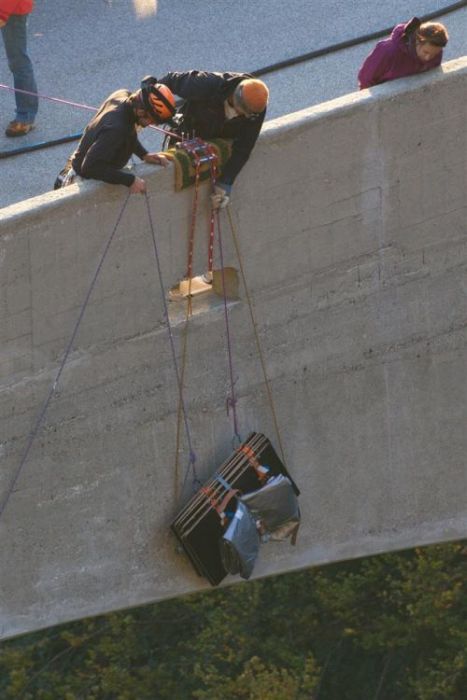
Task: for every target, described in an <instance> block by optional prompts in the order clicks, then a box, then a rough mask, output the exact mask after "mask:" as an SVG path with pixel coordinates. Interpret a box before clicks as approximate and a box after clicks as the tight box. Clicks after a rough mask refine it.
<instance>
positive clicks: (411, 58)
mask: <svg viewBox="0 0 467 700" xmlns="http://www.w3.org/2000/svg"><path fill="white" fill-rule="evenodd" d="M407 24H408V23H407ZM407 24H398V25H397V26H396V27H394V29H393V30H392V34H391V36H390V37H389V39H383V41H379V42H378V43H377V44H376V46H375V48H374V49H373V51H372V52H371V53H370V55H369V56H367V58H366V59H365V61H364V63H363V65H362V67H361V68H360V70H359V72H358V84H359V87H360V90H363V89H364V88H368V87H371V86H372V85H379V84H380V83H385V82H386V81H387V80H395V79H396V78H405V77H406V76H408V75H415V74H416V73H423V72H424V71H427V70H432V69H433V68H437V67H438V66H439V65H440V63H441V59H442V57H443V52H442V51H441V52H440V53H439V54H438V55H437V56H435V58H433V59H432V60H431V61H421V60H420V59H419V58H418V56H417V53H416V50H415V33H413V34H411V35H410V38H409V40H408V41H406V39H405V38H404V36H403V34H404V30H405V28H406V27H407Z"/></svg>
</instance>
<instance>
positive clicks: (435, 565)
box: [0, 543, 467, 700]
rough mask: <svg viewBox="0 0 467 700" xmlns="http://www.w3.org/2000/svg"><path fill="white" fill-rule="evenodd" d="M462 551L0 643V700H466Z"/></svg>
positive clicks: (242, 590)
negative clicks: (0, 699)
mask: <svg viewBox="0 0 467 700" xmlns="http://www.w3.org/2000/svg"><path fill="white" fill-rule="evenodd" d="M466 582H467V546H466V543H456V544H449V545H443V546H436V547H428V548H424V549H416V550H413V551H410V552H402V553H398V554H388V555H383V556H379V557H370V558H367V559H361V560H358V561H352V562H346V563H344V564H339V565H332V566H327V567H321V568H317V569H312V570H308V571H303V572H299V573H293V574H288V575H284V576H279V577H275V578H270V579H264V580H262V581H254V582H249V583H241V584H238V585H234V586H231V587H229V588H226V589H222V590H213V591H211V592H208V593H204V594H198V595H192V596H189V597H186V598H183V599H178V600H171V601H167V602H164V603H159V604H157V605H151V606H146V607H142V608H138V609H135V610H132V611H125V612H122V613H118V614H112V615H107V616H105V617H101V618H94V619H88V620H83V621H80V622H75V623H72V624H69V625H66V626H61V627H56V628H54V629H50V630H47V631H45V632H41V633H37V634H34V635H29V636H26V637H22V638H19V639H16V640H11V641H9V642H5V643H3V644H2V645H1V646H0V698H2V700H7V699H10V698H11V699H13V700H165V699H167V700H178V699H179V700H189V699H191V698H193V699H194V700H317V699H319V700H412V699H413V700H444V699H446V700H465V698H467V595H466V593H467V590H466V587H467V583H466Z"/></svg>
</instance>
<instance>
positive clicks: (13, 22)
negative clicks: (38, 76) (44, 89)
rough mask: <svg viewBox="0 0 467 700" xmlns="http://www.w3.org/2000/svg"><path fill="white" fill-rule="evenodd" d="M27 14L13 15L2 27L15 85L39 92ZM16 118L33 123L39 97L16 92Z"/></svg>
mask: <svg viewBox="0 0 467 700" xmlns="http://www.w3.org/2000/svg"><path fill="white" fill-rule="evenodd" d="M27 18H28V16H27V15H11V16H10V18H9V20H8V22H7V23H6V25H5V26H4V27H2V37H3V43H4V44H5V51H6V55H7V59H8V67H9V68H10V70H11V72H12V73H13V80H14V87H15V88H16V89H18V90H28V91H29V92H35V93H37V86H36V81H35V78H34V70H33V67H32V63H31V59H30V58H29V56H28V54H27V32H26V26H27ZM15 99H16V116H15V119H16V120H17V121H19V122H23V123H24V124H32V123H33V121H34V118H35V116H36V114H37V108H38V99H37V97H33V96H32V95H23V94H22V93H21V92H15Z"/></svg>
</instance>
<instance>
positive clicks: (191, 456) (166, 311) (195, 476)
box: [145, 192, 201, 492]
mask: <svg viewBox="0 0 467 700" xmlns="http://www.w3.org/2000/svg"><path fill="white" fill-rule="evenodd" d="M145 198H146V207H147V210H148V219H149V227H150V229H151V238H152V245H153V249H154V257H155V260H156V267H157V273H158V276H159V284H160V287H161V297H162V303H163V305H164V316H165V320H166V323H167V330H168V333H169V341H170V349H171V351H172V360H173V364H174V370H175V377H176V381H177V387H178V394H179V396H180V402H181V406H182V413H183V421H184V424H185V432H186V439H187V442H188V449H189V459H188V466H187V468H186V471H185V477H184V479H183V484H182V492H183V489H184V487H185V483H186V480H187V477H188V472H189V470H190V468H191V469H192V472H193V484H194V485H196V484H198V485H201V482H200V480H199V478H198V474H197V472H196V454H195V452H194V450H193V443H192V440H191V434H190V427H189V425H188V418H187V410H186V407H185V400H184V398H183V387H182V382H181V379H180V372H179V370H178V363H177V354H176V352H175V341H174V337H173V332H172V326H171V325H170V319H169V309H168V307H167V300H166V297H165V286H164V280H163V277H162V268H161V263H160V257H159V250H158V248H157V242H156V233H155V227H154V223H153V220H152V213H151V206H150V204H149V197H148V193H147V192H145Z"/></svg>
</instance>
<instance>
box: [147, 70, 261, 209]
mask: <svg viewBox="0 0 467 700" xmlns="http://www.w3.org/2000/svg"><path fill="white" fill-rule="evenodd" d="M158 82H159V83H161V84H162V85H166V86H167V87H168V88H169V89H170V90H171V92H173V93H174V94H175V95H179V96H180V97H182V98H183V99H184V104H183V105H182V107H181V109H180V114H181V124H180V126H179V129H180V131H181V132H182V131H183V132H185V133H186V134H188V136H191V135H195V136H199V137H200V138H202V139H212V138H216V137H222V138H227V139H232V155H231V157H230V158H229V160H228V161H227V163H226V164H225V167H224V169H223V172H222V174H221V177H220V180H219V181H218V182H217V183H216V186H215V192H214V194H213V196H212V202H213V206H214V207H225V206H226V205H227V203H228V201H229V195H230V192H231V189H232V185H233V182H234V180H235V178H236V177H237V175H238V173H239V172H240V170H241V169H242V168H243V166H244V165H245V163H246V162H247V160H248V158H249V157H250V153H251V151H252V150H253V147H254V145H255V143H256V140H257V138H258V136H259V132H260V131H261V127H262V124H263V121H264V117H265V114H266V107H267V103H268V96H269V91H268V88H267V87H266V85H265V84H264V83H263V82H262V81H261V80H255V79H254V78H253V77H252V76H251V75H249V74H247V73H207V72H205V71H197V70H193V71H189V72H188V73H167V74H166V75H164V76H163V77H162V78H160V79H159V81H158Z"/></svg>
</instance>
